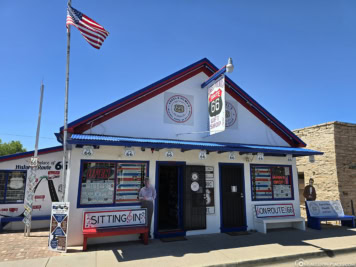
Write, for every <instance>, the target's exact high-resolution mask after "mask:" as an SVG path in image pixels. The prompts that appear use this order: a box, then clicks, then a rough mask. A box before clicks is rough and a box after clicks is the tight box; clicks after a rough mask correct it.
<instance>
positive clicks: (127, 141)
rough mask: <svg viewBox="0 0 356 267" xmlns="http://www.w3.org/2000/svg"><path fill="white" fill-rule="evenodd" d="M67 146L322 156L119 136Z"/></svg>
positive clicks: (80, 137)
mask: <svg viewBox="0 0 356 267" xmlns="http://www.w3.org/2000/svg"><path fill="white" fill-rule="evenodd" d="M68 143H69V144H77V145H105V146H133V147H134V146H136V147H144V148H157V149H164V148H177V149H182V150H192V149H197V150H207V151H209V152H230V151H231V152H232V151H237V152H242V153H258V152H262V153H264V154H265V155H287V154H292V155H293V156H294V157H298V156H311V155H322V154H324V153H323V152H319V151H315V150H311V149H305V148H296V147H281V146H261V145H248V144H233V143H215V142H197V141H182V140H171V139H150V138H133V137H120V136H106V135H105V136H104V135H89V134H73V135H72V136H71V137H70V138H69V139H68Z"/></svg>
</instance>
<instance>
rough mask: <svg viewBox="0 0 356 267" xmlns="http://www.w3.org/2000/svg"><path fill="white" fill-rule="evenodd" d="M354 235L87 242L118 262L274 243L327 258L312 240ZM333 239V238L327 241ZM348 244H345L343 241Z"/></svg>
mask: <svg viewBox="0 0 356 267" xmlns="http://www.w3.org/2000/svg"><path fill="white" fill-rule="evenodd" d="M347 236H355V238H356V231H355V230H352V229H349V228H346V227H342V226H332V225H325V224H324V225H323V229H322V230H321V231H319V230H312V229H308V228H307V230H306V231H300V230H296V229H278V230H277V229H276V230H269V233H268V234H261V233H251V234H250V235H241V236H231V235H227V234H210V235H197V236H188V237H187V241H181V242H170V243H164V242H162V241H160V240H150V243H149V245H148V246H145V245H143V244H142V243H141V242H138V241H130V242H119V243H110V244H100V245H89V246H88V250H89V251H110V250H111V251H112V253H113V254H114V255H115V257H116V259H117V261H118V262H128V261H134V260H143V259H149V258H159V257H167V256H173V257H182V256H184V255H186V254H193V253H196V254H198V253H208V252H210V251H218V250H224V249H240V248H247V247H255V246H263V245H270V244H277V245H280V246H304V247H309V248H310V247H315V248H317V249H319V250H321V251H324V252H325V253H326V255H328V256H329V257H333V256H334V253H333V251H332V250H330V249H328V248H323V247H321V246H319V245H316V244H312V243H311V242H312V241H313V240H318V239H320V240H323V242H327V239H328V238H334V237H347ZM330 242H332V241H330ZM345 245H347V244H345Z"/></svg>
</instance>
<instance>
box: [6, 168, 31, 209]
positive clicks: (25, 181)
mask: <svg viewBox="0 0 356 267" xmlns="http://www.w3.org/2000/svg"><path fill="white" fill-rule="evenodd" d="M0 172H5V185H4V198H3V199H2V200H0V205H4V204H12V205H14V204H20V205H21V204H24V203H25V197H26V183H27V170H10V169H7V170H1V169H0ZM10 172H22V173H23V174H24V176H25V177H24V178H25V179H24V187H23V191H24V192H23V200H22V202H7V201H6V196H7V184H8V182H9V173H10Z"/></svg>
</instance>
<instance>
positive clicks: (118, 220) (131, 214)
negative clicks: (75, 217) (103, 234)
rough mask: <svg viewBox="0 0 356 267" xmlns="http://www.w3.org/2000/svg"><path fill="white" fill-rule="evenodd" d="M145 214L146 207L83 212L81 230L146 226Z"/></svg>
mask: <svg viewBox="0 0 356 267" xmlns="http://www.w3.org/2000/svg"><path fill="white" fill-rule="evenodd" d="M146 214H147V210H146V209H132V210H106V211H88V212H84V214H83V218H84V221H83V230H85V229H95V228H111V227H115V228H116V227H132V226H147V219H146Z"/></svg>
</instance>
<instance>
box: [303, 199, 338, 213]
mask: <svg viewBox="0 0 356 267" xmlns="http://www.w3.org/2000/svg"><path fill="white" fill-rule="evenodd" d="M307 205H308V210H309V214H310V216H319V217H342V216H344V215H345V214H344V210H343V208H342V206H341V203H340V201H338V200H336V201H307Z"/></svg>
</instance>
